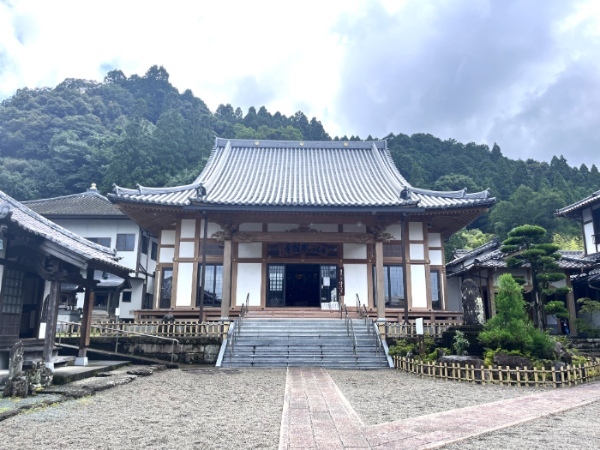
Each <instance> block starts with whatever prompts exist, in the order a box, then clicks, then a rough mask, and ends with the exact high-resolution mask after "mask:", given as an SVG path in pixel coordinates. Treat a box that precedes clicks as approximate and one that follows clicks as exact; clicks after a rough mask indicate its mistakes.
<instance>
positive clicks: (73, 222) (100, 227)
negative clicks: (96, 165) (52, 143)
mask: <svg viewBox="0 0 600 450" xmlns="http://www.w3.org/2000/svg"><path fill="white" fill-rule="evenodd" d="M23 204H25V205H26V206H27V207H29V208H31V209H32V210H33V211H35V212H37V213H38V214H40V215H42V216H44V217H46V218H47V219H50V220H52V221H53V222H55V223H56V224H58V225H60V226H62V227H64V228H66V229H68V230H70V231H72V232H73V233H76V234H78V235H80V236H83V237H84V238H86V239H87V240H88V241H91V242H94V243H96V244H99V245H102V246H104V247H107V248H110V249H114V250H115V252H116V256H117V257H118V258H119V259H120V264H122V265H123V266H125V267H127V268H129V269H130V270H131V277H130V278H129V279H128V280H127V281H125V280H124V279H122V278H120V277H116V276H113V275H110V274H108V273H103V272H99V273H97V274H96V275H95V278H96V279H97V280H98V283H99V284H98V287H97V289H96V292H95V298H94V317H95V318H98V319H100V318H107V317H115V314H116V312H118V313H119V318H121V319H126V320H131V319H133V318H134V311H136V310H140V309H143V308H150V307H151V305H152V303H153V301H152V295H153V292H154V271H155V268H156V259H157V255H158V240H157V239H156V238H155V237H154V236H152V235H151V234H150V233H148V232H147V231H145V230H144V229H142V228H141V227H140V226H139V225H137V224H136V223H135V222H133V221H132V220H131V219H129V218H128V217H127V216H126V215H125V214H123V213H122V212H121V211H120V210H119V209H118V208H116V207H115V206H114V205H113V204H112V203H111V202H110V201H109V200H108V199H107V198H106V197H104V196H103V195H101V194H100V193H99V192H98V190H97V189H96V185H95V184H92V186H91V187H90V189H88V190H87V191H86V192H82V193H80V194H73V195H65V196H61V197H53V198H46V199H40V200H30V201H26V202H23ZM76 289H77V286H76V285H74V284H69V283H66V284H63V286H62V288H61V291H62V295H61V315H63V316H69V315H71V316H75V315H77V309H78V308H82V306H83V294H82V293H77V292H76ZM117 308H118V309H117ZM73 319H77V320H78V317H73Z"/></svg>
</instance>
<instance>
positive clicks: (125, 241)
mask: <svg viewBox="0 0 600 450" xmlns="http://www.w3.org/2000/svg"><path fill="white" fill-rule="evenodd" d="M134 248H135V234H117V250H118V251H122V252H132V251H133V249H134Z"/></svg>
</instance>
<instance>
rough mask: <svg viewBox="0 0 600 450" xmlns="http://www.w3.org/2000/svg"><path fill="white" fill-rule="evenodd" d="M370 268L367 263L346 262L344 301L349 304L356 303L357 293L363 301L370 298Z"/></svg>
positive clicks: (365, 301)
mask: <svg viewBox="0 0 600 450" xmlns="http://www.w3.org/2000/svg"><path fill="white" fill-rule="evenodd" d="M368 275H369V274H368V270H367V265H366V264H344V279H345V283H346V286H345V295H344V302H345V303H346V305H348V306H354V305H356V294H358V296H359V298H360V301H361V303H363V304H364V303H367V302H368V299H369V284H368V280H367V277H368Z"/></svg>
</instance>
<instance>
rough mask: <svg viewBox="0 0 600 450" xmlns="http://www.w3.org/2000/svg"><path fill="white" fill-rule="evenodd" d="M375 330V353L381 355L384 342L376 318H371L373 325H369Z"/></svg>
mask: <svg viewBox="0 0 600 450" xmlns="http://www.w3.org/2000/svg"><path fill="white" fill-rule="evenodd" d="M369 328H370V329H372V330H373V333H374V334H375V353H376V354H378V355H379V353H380V352H381V348H382V347H383V342H381V335H380V334H379V328H378V327H377V324H376V323H375V321H374V320H372V319H371V326H370V327H369Z"/></svg>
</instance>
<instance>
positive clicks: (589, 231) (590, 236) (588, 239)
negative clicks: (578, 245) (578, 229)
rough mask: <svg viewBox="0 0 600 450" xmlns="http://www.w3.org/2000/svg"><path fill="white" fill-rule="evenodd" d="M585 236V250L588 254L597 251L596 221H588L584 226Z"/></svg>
mask: <svg viewBox="0 0 600 450" xmlns="http://www.w3.org/2000/svg"><path fill="white" fill-rule="evenodd" d="M583 235H584V236H583V237H584V239H585V252H586V254H588V255H591V254H593V253H596V244H594V223H593V222H590V223H586V224H585V225H584V226H583Z"/></svg>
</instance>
